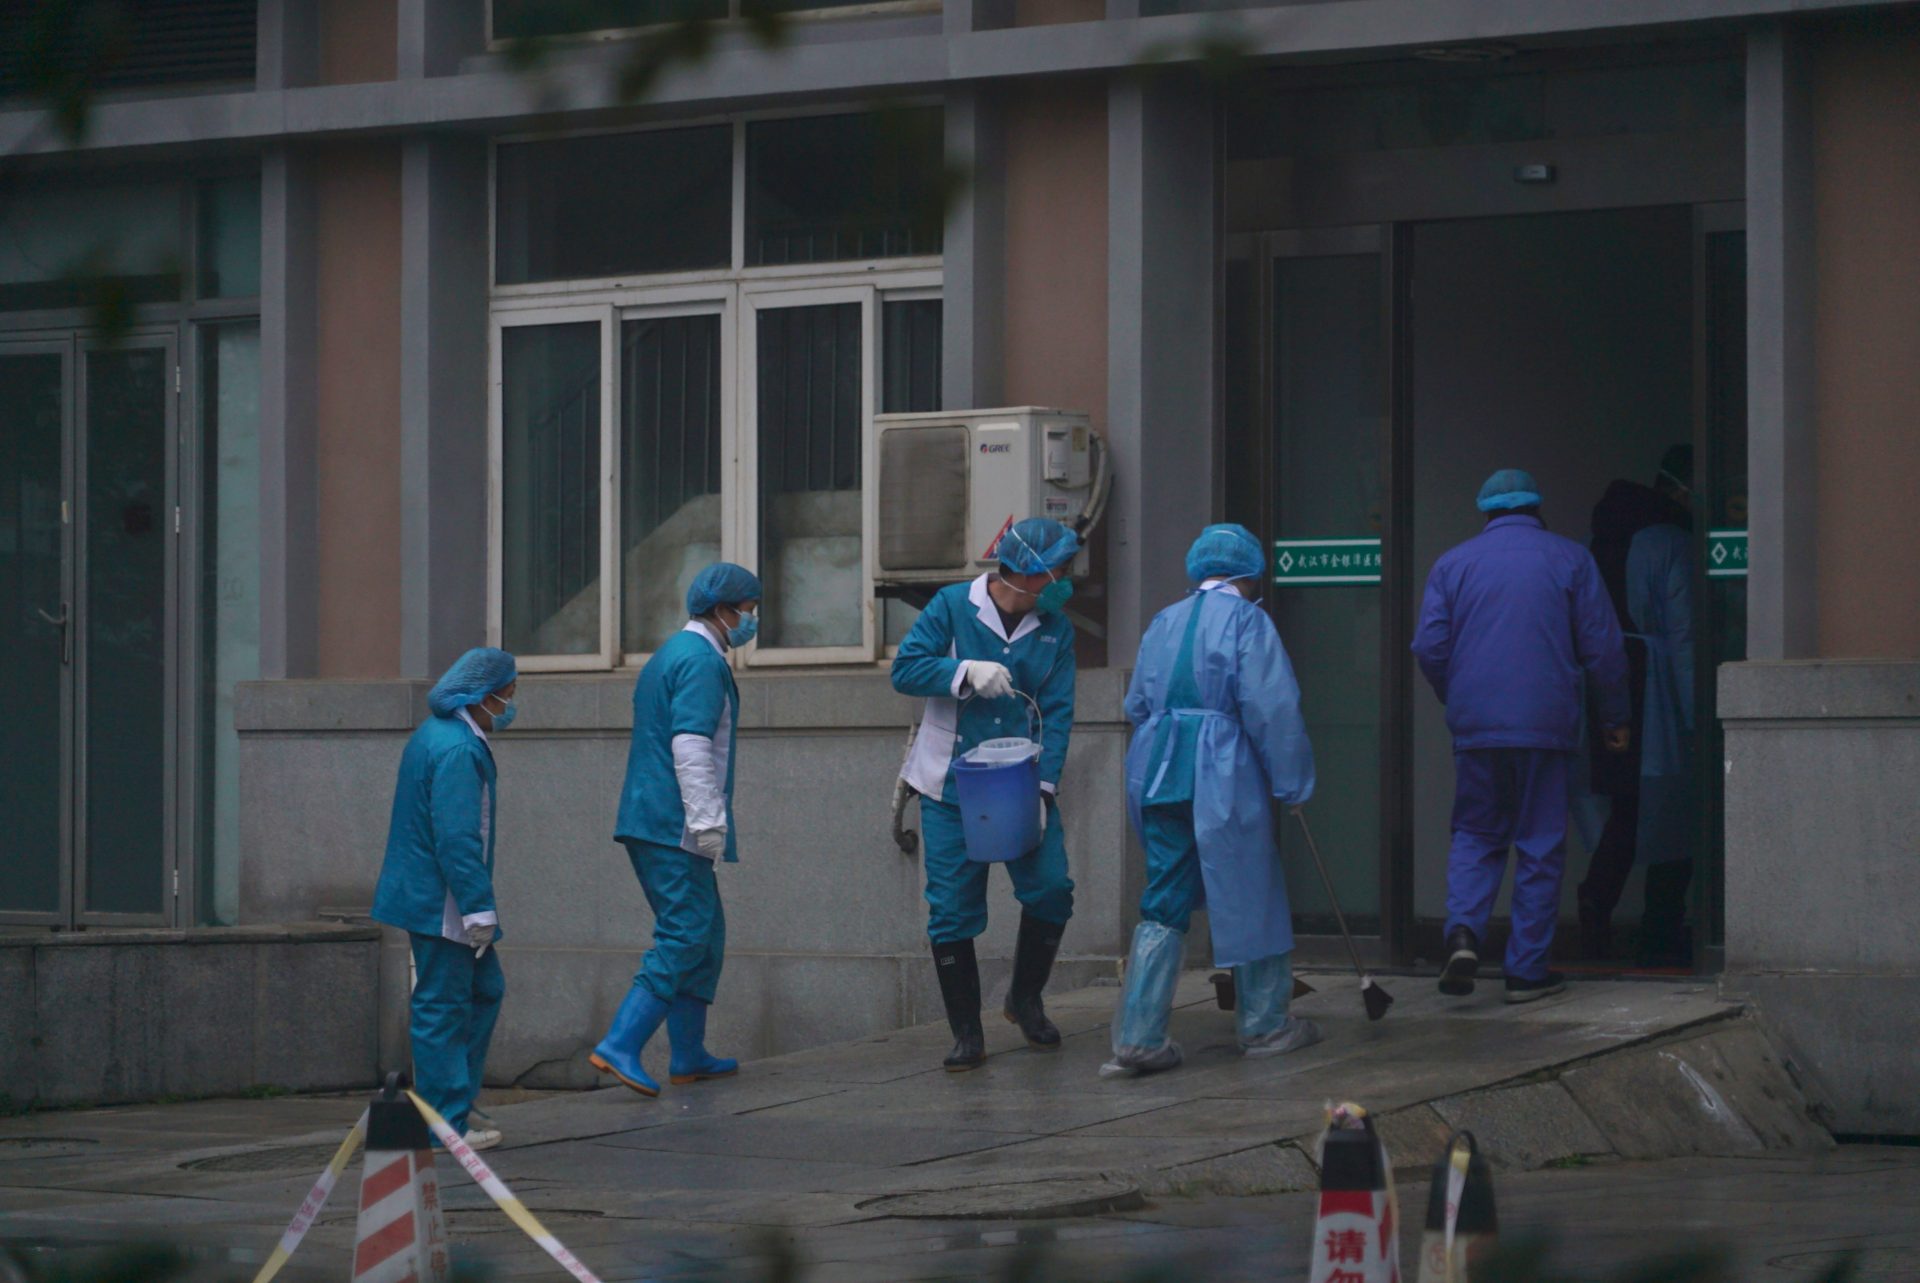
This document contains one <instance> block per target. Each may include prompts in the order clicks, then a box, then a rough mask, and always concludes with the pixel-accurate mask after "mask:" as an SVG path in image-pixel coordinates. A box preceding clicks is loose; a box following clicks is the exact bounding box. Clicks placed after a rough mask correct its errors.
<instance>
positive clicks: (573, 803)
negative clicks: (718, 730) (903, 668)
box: [237, 670, 1132, 1087]
mask: <svg viewBox="0 0 1920 1283" xmlns="http://www.w3.org/2000/svg"><path fill="white" fill-rule="evenodd" d="M1126 676H1127V675H1126V674H1125V673H1124V672H1121V671H1118V670H1095V671H1088V672H1083V673H1082V674H1081V676H1080V694H1079V707H1078V712H1077V725H1076V729H1075V732H1074V739H1073V749H1072V752H1071V754H1070V756H1069V759H1068V764H1067V773H1066V778H1065V779H1064V780H1063V781H1062V785H1061V796H1062V799H1063V801H1062V806H1063V808H1064V813H1065V816H1066V823H1067V832H1068V841H1067V847H1068V855H1069V859H1070V861H1071V866H1072V871H1073V878H1074V882H1075V884H1076V895H1075V899H1076V907H1075V915H1074V921H1073V924H1072V926H1071V927H1070V928H1069V929H1068V932H1067V936H1066V941H1065V945H1064V947H1063V950H1062V959H1063V961H1062V965H1061V967H1060V969H1059V971H1058V972H1057V973H1056V981H1055V987H1056V988H1071V987H1074V986H1077V985H1081V984H1085V983H1086V982H1087V981H1088V980H1089V979H1091V978H1092V977H1093V976H1095V975H1099V974H1106V975H1111V974H1113V971H1114V964H1115V959H1116V958H1117V957H1118V955H1119V953H1120V952H1121V950H1122V948H1123V941H1124V936H1125V933H1126V932H1127V931H1128V930H1130V928H1131V921H1132V919H1131V916H1130V915H1131V912H1132V909H1131V904H1130V902H1129V901H1128V899H1127V897H1126V894H1125V891H1124V886H1125V878H1124V873H1125V870H1126V868H1127V866H1128V863H1129V860H1130V858H1131V857H1129V855H1128V846H1127V825H1126V806H1125V795H1124V781H1123V772H1122V769H1121V762H1122V758H1123V755H1124V753H1125V748H1126V736H1125V723H1124V719H1123V718H1122V715H1121V700H1122V698H1123V696H1124V694H1125V681H1126ZM633 680H634V674H632V673H630V672H629V673H620V674H611V675H608V676H604V677H598V676H594V677H557V676H556V677H527V678H523V680H522V681H521V684H520V693H519V703H520V706H521V709H522V712H521V714H520V718H519V720H518V721H517V722H516V723H515V725H514V728H513V730H511V731H510V732H507V733H506V734H503V735H501V736H498V737H497V738H496V740H495V747H496V754H497V760H498V762H499V766H500V830H499V848H498V869H497V872H496V887H497V891H498V898H499V903H500V913H501V922H502V925H503V927H504V928H505V930H506V933H507V935H506V939H505V942H504V943H503V944H502V946H501V956H502V960H503V961H504V963H505V965H506V973H507V999H506V1006H505V1009H504V1011H503V1013H502V1020H501V1026H500V1030H499V1033H498V1035H497V1037H496V1040H495V1043H494V1050H493V1056H492V1059H491V1062H490V1067H489V1077H490V1078H491V1079H492V1080H494V1081H497V1082H500V1083H521V1084H523V1085H528V1086H536V1085H537V1086H555V1087H558V1086H586V1085H590V1084H591V1083H592V1082H593V1081H594V1075H593V1073H592V1071H591V1070H590V1069H589V1068H588V1067H587V1065H586V1053H587V1052H588V1051H589V1050H590V1049H591V1046H592V1044H593V1042H594V1041H595V1040H596V1039H597V1038H598V1037H599V1035H600V1033H601V1031H602V1029H603V1028H604V1026H605V1024H606V1022H607V1021H608V1020H609V1019H610V1018H611V1016H612V1013H613V1009H614V1007H615V1006H616V1005H617V1004H618V1002H619V1000H620V998H621V997H622V996H623V995H624V994H625V992H626V988H627V985H628V982H629V981H630V979H631V977H632V974H633V971H634V970H635V968H636V967H637V965H638V962H639V959H640V955H641V953H642V952H643V950H644V949H645V948H646V945H647V943H648V941H649V940H650V939H651V932H652V917H651V914H650V913H649V912H648V910H647V906H646V901H645V899H644V898H643V897H642V895H641V893H640V888H639V886H638V884H637V883H636V882H635V880H634V876H633V872H632V869H631V867H630V866H629V865H628V863H627V859H626V855H625V852H624V851H623V850H622V849H621V848H620V847H619V846H617V845H616V844H615V843H614V842H613V838H612V834H613V820H614V812H615V808H616V805H617V802H618V797H619V791H620V785H621V781H622V779H623V777H624V774H625V770H626V757H627V740H628V735H629V733H630V727H631V725H632V713H631V708H632V706H631V697H632V686H633ZM740 687H741V718H740V731H741V743H740V750H739V758H738V766H737V781H736V805H735V823H736V825H737V826H738V829H739V834H740V850H741V860H740V863H739V864H738V865H735V866H728V867H726V868H724V869H722V871H721V888H722V896H723V898H724V901H725V904H726V907H727V970H726V974H725V977H724V978H723V980H722V982H721V990H720V997H719V1000H718V1001H717V1002H716V1003H715V1004H714V1008H713V1015H712V1025H711V1031H712V1033H711V1042H712V1045H713V1046H714V1047H715V1048H716V1049H719V1050H721V1051H722V1052H723V1053H726V1054H737V1055H742V1056H765V1055H773V1054H777V1053H780V1052H787V1051H795V1050H799V1049H801V1048H805V1047H810V1046H814V1045H818V1044H822V1043H827V1042H833V1041H837V1040H840V1039H846V1038H854V1037H861V1036H865V1035H868V1034H873V1033H878V1032H884V1031H887V1030H892V1029H897V1028H900V1027H902V1026H905V1025H910V1024H914V1023H917V1022H920V1021H925V1020H931V1019H936V1018H938V1015H939V1012H940V1005H939V996H938V991H937V987H936V985H935V982H934V977H933V970H932V965H931V963H930V962H929V961H928V959H927V946H926V912H925V904H924V901H923V900H922V885H923V884H922V880H921V868H920V862H919V860H918V859H917V858H911V857H907V856H903V855H901V854H900V852H899V851H898V850H897V849H896V848H895V847H894V845H893V842H892V839H891V837H890V836H889V827H888V826H889V809H888V808H889V804H890V800H891V793H892V782H893V777H894V775H895V773H896V771H897V769H898V767H899V763H900V754H901V749H902V747H903V745H904V740H905V733H906V728H907V725H908V724H909V721H910V720H911V719H912V717H913V716H914V713H915V701H910V700H906V699H903V698H901V697H899V696H897V695H895V694H893V692H892V690H891V689H890V688H889V686H888V684H887V679H886V676H885V674H884V673H881V672H861V673H847V674H840V675H819V676H801V675H794V674H785V675H767V676H761V675H751V676H747V677H744V678H742V680H741V683H740ZM425 692H426V684H425V683H420V682H407V681H392V682H276V683H261V684H256V685H253V686H249V687H243V688H242V690H241V692H240V695H239V697H238V700H237V720H238V723H239V729H240V773H241V790H242V796H243V802H242V807H243V811H242V815H241V844H242V852H243V855H242V877H241V915H242V920H243V921H245V922H298V921H304V920H308V919H311V918H313V917H315V916H316V915H318V914H322V913H327V914H330V915H339V916H345V917H349V918H352V917H355V916H358V915H364V913H365V912H366V908H367V906H368V905H369V904H370V903H371V901H372V898H373V887H374V882H375V880H376V878H377V877H378V874H379V868H380V859H381V855H382V852H383V850H384V848H385V842H386V829H387V815H388V808H389V806H390V805H391V800H392V791H393V779H394V772H395V769H396V767H397V765H398V762H399V757H400V751H401V748H402V746H403V744H404V743H405V740H406V737H407V735H408V734H409V733H410V732H411V730H412V728H413V727H414V726H415V725H416V724H417V722H418V720H419V719H420V718H422V717H424V716H425V715H426V709H425V702H424V699H425ZM992 888H993V889H992V899H991V915H992V925H991V927H990V929H989V931H988V933H987V935H986V936H985V937H984V938H983V939H982V941H981V956H982V958H983V966H982V971H983V981H984V987H985V989H986V992H987V993H988V995H989V1002H990V1003H992V1002H995V1001H997V1000H998V996H999V995H1000V994H1001V993H1002V992H1004V989H1005V985H1006V979H1007V974H1008V970H1009V961H1008V960H1009V959H1010V958H1011V956H1012V952H1013V938H1014V931H1015V928H1016V925H1017V922H1018V917H1019V909H1018V905H1017V904H1016V903H1015V902H1014V900H1013V897H1012V895H1011V892H1010V891H1009V889H1008V884H1007V881H1006V879H1005V878H1004V877H1003V876H1002V875H1000V874H997V873H996V874H995V875H993V878H992ZM373 994H374V986H373V984H372V982H369V985H368V989H367V1001H368V1002H369V1003H371V1002H372V1000H373ZM378 996H379V1006H380V1011H381V1031H382V1039H381V1063H382V1064H383V1065H384V1066H386V1067H388V1068H398V1067H401V1066H402V1065H404V1063H405V1054H406V1050H405V1049H406V1039H405V1006H406V996H407V954H406V946H405V939H404V937H403V936H401V935H400V933H398V932H388V933H387V940H386V944H385V946H384V948H383V949H382V963H381V967H380V975H379V980H378ZM655 1050H656V1051H658V1052H660V1054H661V1055H662V1056H664V1049H663V1048H656V1049H655ZM662 1069H663V1071H664V1066H662Z"/></svg>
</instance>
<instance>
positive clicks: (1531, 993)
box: [1507, 971, 1567, 1002]
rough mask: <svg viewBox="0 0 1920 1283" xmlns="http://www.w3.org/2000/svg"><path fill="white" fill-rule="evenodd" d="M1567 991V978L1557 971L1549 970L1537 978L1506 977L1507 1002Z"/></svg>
mask: <svg viewBox="0 0 1920 1283" xmlns="http://www.w3.org/2000/svg"><path fill="white" fill-rule="evenodd" d="M1566 991H1567V978H1566V977H1565V976H1563V975H1561V974H1560V973H1559V972H1558V971H1549V972H1547V974H1546V975H1544V976H1541V977H1540V978H1539V979H1538V980H1522V979H1520V978H1519V977H1518V976H1508V977H1507V1001H1508V1002H1532V1001H1533V1000H1534V999H1535V998H1551V997H1553V995H1555V994H1556V993H1565V992H1566Z"/></svg>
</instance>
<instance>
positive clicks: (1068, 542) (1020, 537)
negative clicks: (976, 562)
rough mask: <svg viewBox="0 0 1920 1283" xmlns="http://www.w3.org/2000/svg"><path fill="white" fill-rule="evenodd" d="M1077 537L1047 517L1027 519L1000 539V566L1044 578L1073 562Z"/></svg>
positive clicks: (1078, 546) (1076, 547) (1078, 548)
mask: <svg viewBox="0 0 1920 1283" xmlns="http://www.w3.org/2000/svg"><path fill="white" fill-rule="evenodd" d="M1079 551H1080V536H1079V535H1076V534H1074V533H1073V531H1071V530H1069V529H1067V528H1066V527H1065V526H1063V525H1061V524H1060V523H1059V522H1057V521H1055V520H1053V519H1052V518H1051V517H1028V518H1027V519H1026V520H1025V521H1022V522H1018V523H1016V524H1015V525H1014V526H1013V527H1012V528H1011V529H1009V530H1008V531H1007V533H1006V534H1004V535H1001V536H1000V545H999V548H998V550H997V552H998V555H999V558H1000V565H1001V567H1002V568H1003V569H1006V570H1011V571H1012V572H1013V573H1014V574H1016V575H1044V574H1046V573H1047V572H1048V571H1052V570H1058V569H1059V568H1060V567H1062V566H1064V565H1066V564H1067V563H1068V562H1069V561H1072V560H1073V555H1074V554H1075V553H1077V552H1079Z"/></svg>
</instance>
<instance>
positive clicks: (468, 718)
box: [457, 708, 492, 747]
mask: <svg viewBox="0 0 1920 1283" xmlns="http://www.w3.org/2000/svg"><path fill="white" fill-rule="evenodd" d="M457 711H458V713H459V716H460V720H461V721H463V722H465V723H466V724H467V727H468V729H470V730H472V732H473V733H474V734H475V735H478V736H479V737H480V742H481V743H482V744H487V745H488V747H492V745H491V743H489V741H488V739H487V733H486V732H485V731H483V730H481V729H480V723H479V722H477V721H475V720H474V718H473V714H472V713H470V712H468V711H467V710H466V709H464V708H462V709H459V710H457Z"/></svg>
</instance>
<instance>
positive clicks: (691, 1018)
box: [667, 996, 740, 1086]
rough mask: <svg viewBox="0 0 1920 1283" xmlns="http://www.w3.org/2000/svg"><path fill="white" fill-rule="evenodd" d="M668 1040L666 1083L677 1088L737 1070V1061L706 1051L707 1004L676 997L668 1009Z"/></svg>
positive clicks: (695, 999) (720, 1076) (722, 1076)
mask: <svg viewBox="0 0 1920 1283" xmlns="http://www.w3.org/2000/svg"><path fill="white" fill-rule="evenodd" d="M667 1041H668V1042H669V1043H671V1044H672V1046H673V1057H672V1059H671V1061H670V1062H669V1064H668V1066H667V1080H668V1081H669V1082H672V1083H674V1084H675V1085H677V1086H684V1085H685V1084H687V1083H697V1082H699V1081H700V1080H701V1079H702V1078H725V1077H726V1076H727V1075H728V1074H731V1073H734V1072H736V1071H738V1070H739V1068H740V1062H739V1061H737V1060H733V1059H731V1058H729V1057H723V1056H715V1055H713V1054H711V1053H709V1052H708V1051H707V1004H706V1003H704V1002H701V1001H700V1000H699V999H698V998H688V997H685V996H682V997H679V998H675V999H674V1000H673V1005H672V1006H670V1007H668V1008H667Z"/></svg>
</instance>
